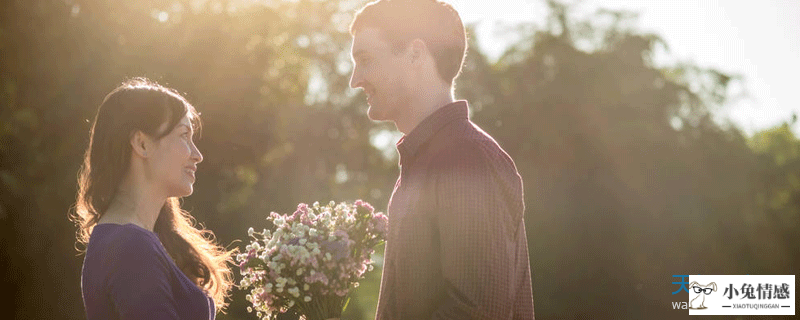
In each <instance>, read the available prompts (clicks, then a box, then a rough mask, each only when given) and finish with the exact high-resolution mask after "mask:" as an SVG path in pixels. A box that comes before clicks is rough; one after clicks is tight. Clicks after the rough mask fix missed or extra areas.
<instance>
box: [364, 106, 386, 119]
mask: <svg viewBox="0 0 800 320" xmlns="http://www.w3.org/2000/svg"><path fill="white" fill-rule="evenodd" d="M367 117H369V119H370V120H372V121H387V120H389V119H386V115H385V114H383V113H382V112H380V111H378V110H377V109H375V107H373V106H369V109H367Z"/></svg>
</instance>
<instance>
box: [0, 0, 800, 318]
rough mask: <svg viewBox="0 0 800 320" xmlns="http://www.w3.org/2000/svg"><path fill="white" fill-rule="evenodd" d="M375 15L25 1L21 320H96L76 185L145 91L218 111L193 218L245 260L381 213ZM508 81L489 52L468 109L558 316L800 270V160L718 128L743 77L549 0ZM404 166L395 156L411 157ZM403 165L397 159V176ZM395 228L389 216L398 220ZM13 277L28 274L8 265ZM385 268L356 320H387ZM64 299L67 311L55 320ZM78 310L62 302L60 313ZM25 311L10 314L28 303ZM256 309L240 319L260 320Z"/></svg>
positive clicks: (16, 227)
mask: <svg viewBox="0 0 800 320" xmlns="http://www.w3.org/2000/svg"><path fill="white" fill-rule="evenodd" d="M364 2H365V1H360V0H352V1H350V0H338V1H319V0H317V1H314V0H298V1H282V0H265V1H245V0H229V1H202V0H201V1H197V0H179V1H170V0H147V1H102V0H89V1H75V0H58V1H52V0H51V1H38V2H30V1H19V0H17V1H10V2H9V3H7V4H6V5H5V6H4V10H3V11H2V12H0V57H2V59H0V107H2V109H0V190H2V192H0V233H2V234H3V236H2V237H3V238H0V239H2V240H3V241H2V243H3V245H2V247H0V258H1V259H0V260H2V261H3V262H2V263H0V267H2V268H3V270H4V271H5V273H4V274H5V275H6V277H7V279H4V283H5V284H7V286H6V287H7V288H8V291H9V292H10V293H11V294H12V296H14V297H15V299H14V305H9V306H8V308H7V309H10V310H13V311H12V314H14V315H19V317H21V318H31V319H38V318H42V319H45V318H65V319H80V318H82V317H83V316H82V315H83V306H82V303H81V299H80V266H81V262H82V259H81V258H80V256H76V252H75V251H74V243H75V238H74V231H75V228H74V226H73V225H72V224H71V223H70V222H69V221H68V219H67V214H68V211H69V210H70V208H71V205H72V204H73V203H74V195H75V180H76V173H77V170H78V168H79V165H80V163H81V156H82V154H83V151H84V149H85V147H86V143H87V142H88V130H89V126H90V121H91V120H92V117H93V115H94V113H95V111H96V108H97V106H98V105H99V103H100V102H101V101H102V98H103V96H104V95H105V94H106V93H107V92H109V91H110V90H111V89H112V88H114V87H115V86H116V85H117V84H118V83H119V82H121V81H122V80H123V79H124V78H125V77H133V76H148V77H151V78H154V79H156V80H158V81H159V82H161V83H163V84H166V85H167V86H171V87H174V88H176V89H178V90H180V91H181V92H185V93H186V95H187V97H188V99H189V101H191V102H192V103H193V104H194V105H195V106H196V107H197V109H198V110H199V111H200V112H201V113H202V116H201V117H202V118H203V121H204V128H203V132H202V137H201V139H200V141H199V143H198V147H199V148H200V150H201V151H202V152H203V154H204V156H205V160H204V162H203V163H201V164H200V170H199V171H198V179H197V183H196V185H195V194H194V195H192V196H191V197H189V198H187V199H186V200H185V202H184V206H185V207H186V208H188V209H190V210H191V211H192V213H193V214H194V216H195V217H196V218H197V220H198V221H200V222H202V223H203V224H204V225H205V226H206V227H207V228H209V229H211V230H213V231H214V232H215V233H216V235H217V238H218V239H219V240H220V241H221V242H222V243H223V244H225V245H230V246H240V245H242V244H241V243H239V242H233V241H234V239H242V238H244V237H245V236H246V230H247V228H248V227H249V226H258V225H261V224H263V223H264V221H265V220H264V217H265V215H266V214H268V213H269V212H270V211H278V212H288V211H291V210H294V207H295V205H296V204H297V203H299V202H309V201H314V200H325V199H330V200H335V201H352V200H355V199H358V198H363V199H364V200H367V201H369V202H371V203H373V204H374V205H376V208H377V209H378V210H379V211H385V208H386V203H387V201H388V197H389V195H390V192H391V188H392V186H393V185H394V182H395V179H396V177H397V172H398V171H397V162H396V161H397V160H396V158H393V157H392V155H393V153H392V151H391V150H389V151H388V152H386V150H379V149H378V148H376V147H375V146H374V145H373V143H371V142H370V140H371V139H372V138H374V137H376V136H378V135H379V134H380V133H382V132H386V130H387V129H392V128H391V127H389V126H387V125H386V124H378V123H373V122H370V121H369V120H368V119H367V117H366V112H365V109H366V108H365V107H366V106H365V100H364V96H363V95H362V94H361V93H360V92H357V91H355V90H352V89H349V87H348V80H349V73H350V68H351V66H350V60H349V43H350V35H349V34H348V32H347V27H348V24H349V22H350V19H351V17H352V13H353V12H354V11H355V10H356V9H357V8H358V7H359V6H360V5H361V4H363V3H364ZM548 3H549V4H550V10H551V15H550V18H549V19H548V23H547V25H546V26H545V28H544V29H537V28H535V27H533V26H532V25H521V26H519V27H518V28H517V32H518V34H519V36H520V41H519V42H518V43H516V44H515V45H514V46H512V47H511V48H510V49H509V50H508V51H507V52H506V53H505V54H504V55H503V56H502V57H501V58H500V59H499V60H498V61H490V60H489V59H488V58H486V56H484V55H483V54H482V51H481V48H482V47H481V44H480V43H477V42H476V39H474V38H472V39H470V41H471V43H470V50H469V54H468V56H467V62H466V65H465V67H464V72H463V74H462V75H461V76H460V78H459V79H458V80H457V97H458V98H463V99H467V100H468V101H469V102H470V105H471V106H472V109H473V110H472V111H473V119H474V121H476V122H477V123H478V124H479V125H480V126H481V127H482V128H484V129H485V130H486V131H488V132H489V133H490V134H491V135H492V136H494V137H495V138H496V139H497V140H498V142H499V143H500V145H501V146H502V147H503V148H504V149H505V150H506V151H507V152H508V153H509V154H510V155H511V156H512V157H513V158H514V160H515V161H516V165H517V167H518V169H519V171H520V173H521V174H522V176H523V180H524V183H525V196H526V199H525V200H526V205H527V212H526V224H527V229H528V237H529V243H530V245H529V248H530V253H531V254H530V257H531V266H532V271H533V276H534V279H533V280H534V301H535V308H536V314H537V317H539V318H543V319H548V318H598V319H601V318H603V319H604V318H648V319H650V318H659V317H660V318H664V319H672V318H674V317H675V315H674V314H671V313H670V311H671V309H670V307H669V302H670V301H673V300H675V298H674V297H673V296H672V295H671V294H669V293H670V292H673V291H675V288H674V287H675V286H674V285H672V284H671V282H672V281H673V279H672V278H671V275H673V274H759V273H764V274H793V273H796V270H797V269H798V261H800V256H798V253H799V252H800V247H798V240H799V239H798V236H797V234H798V232H797V231H798V220H799V219H800V210H799V209H798V208H800V143H798V139H797V138H796V137H795V135H794V134H793V133H792V132H791V131H790V130H789V127H788V126H787V125H784V126H780V127H777V128H774V129H770V130H765V131H764V132H760V133H757V134H756V135H754V136H753V137H752V138H747V137H745V136H743V135H742V134H741V132H740V131H738V130H737V129H736V128H735V127H732V128H727V127H722V126H720V125H718V124H716V123H715V122H713V121H711V114H712V112H713V111H714V110H715V109H717V108H719V107H721V106H722V105H723V104H724V103H725V101H726V99H727V98H728V96H727V87H728V85H730V84H731V83H732V82H735V81H739V79H738V78H737V77H736V76H733V75H727V74H724V73H721V72H718V71H715V70H706V69H701V68H697V67H696V66H693V65H691V64H688V63H687V64H682V65H677V66H674V67H669V68H661V67H656V66H654V65H653V63H652V57H653V54H654V52H655V51H656V50H657V49H658V48H660V47H663V48H666V47H667V46H666V44H665V43H663V41H662V40H660V39H659V38H658V36H657V35H652V34H642V33H639V32H637V31H636V30H635V28H633V27H631V26H632V25H633V21H635V15H633V14H630V13H625V12H614V11H600V12H598V13H596V14H595V15H592V16H590V17H589V18H587V19H586V20H584V21H573V20H574V19H573V18H572V17H571V16H570V14H569V10H570V8H569V6H568V5H563V4H560V3H557V2H553V1H550V2H548ZM390 147H391V146H390ZM387 155H388V156H387ZM382 208H383V209H382ZM8 262H10V263H8ZM379 284H380V270H376V271H374V272H372V273H368V275H367V279H366V281H365V282H364V283H362V286H361V287H359V288H358V289H357V290H356V294H355V295H354V297H353V300H352V301H351V303H350V305H349V307H348V310H347V311H346V313H345V318H346V319H371V318H372V316H373V314H374V309H375V304H376V303H377V293H378V289H379ZM41 301H47V302H51V303H44V304H43V303H41ZM52 302H58V303H52ZM9 303H10V302H9ZM245 307H246V301H245V300H244V295H243V293H242V292H238V291H236V292H234V299H233V302H232V303H231V305H230V307H229V311H228V313H227V314H220V315H218V319H250V318H252V316H251V315H248V314H247V313H246V311H245Z"/></svg>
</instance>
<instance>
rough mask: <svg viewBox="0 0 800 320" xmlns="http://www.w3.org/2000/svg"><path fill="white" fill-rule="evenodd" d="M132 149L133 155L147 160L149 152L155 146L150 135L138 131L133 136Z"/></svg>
mask: <svg viewBox="0 0 800 320" xmlns="http://www.w3.org/2000/svg"><path fill="white" fill-rule="evenodd" d="M131 147H132V149H133V153H135V154H137V155H138V156H140V157H142V158H147V157H148V151H150V150H151V149H152V148H153V144H152V140H151V139H150V137H149V136H148V135H146V134H145V133H144V132H141V131H139V130H136V131H135V132H134V133H133V134H131Z"/></svg>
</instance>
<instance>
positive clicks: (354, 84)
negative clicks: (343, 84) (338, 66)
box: [350, 70, 364, 89]
mask: <svg viewBox="0 0 800 320" xmlns="http://www.w3.org/2000/svg"><path fill="white" fill-rule="evenodd" d="M361 82H362V81H361V76H359V75H358V74H357V73H356V71H355V70H354V71H353V75H352V76H351V77H350V88H353V89H358V88H363V87H364V85H362V84H361Z"/></svg>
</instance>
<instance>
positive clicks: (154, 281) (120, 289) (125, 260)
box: [107, 235, 178, 320]
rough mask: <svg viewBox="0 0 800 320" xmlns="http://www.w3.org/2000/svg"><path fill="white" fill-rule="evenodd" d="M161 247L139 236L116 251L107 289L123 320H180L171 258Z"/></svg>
mask: <svg viewBox="0 0 800 320" xmlns="http://www.w3.org/2000/svg"><path fill="white" fill-rule="evenodd" d="M159 245H160V244H159V243H155V240H154V239H151V238H150V237H147V236H145V235H136V236H132V237H130V238H129V239H126V240H125V241H124V242H123V243H120V244H119V246H117V247H116V250H114V251H115V252H114V253H113V254H112V258H111V263H110V267H111V270H109V273H108V282H107V289H108V293H109V295H110V299H111V301H112V303H113V304H114V309H115V310H116V312H117V313H118V314H119V318H120V319H147V320H162V319H164V320H168V319H178V314H177V305H176V303H175V299H174V296H173V292H172V287H171V285H170V277H171V273H170V270H171V269H170V265H169V261H167V260H165V259H166V258H168V257H164V255H163V253H162V251H160V250H159V249H158V247H157V246H159Z"/></svg>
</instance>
